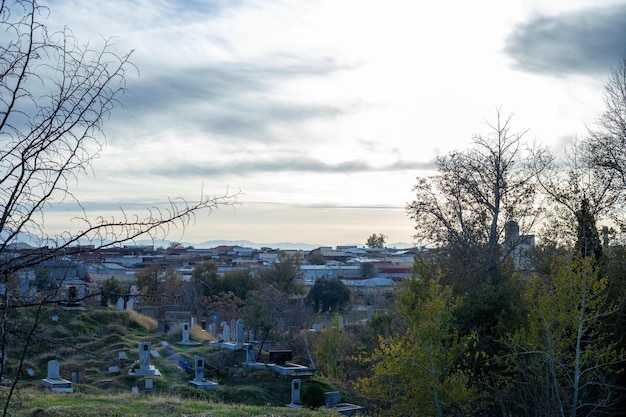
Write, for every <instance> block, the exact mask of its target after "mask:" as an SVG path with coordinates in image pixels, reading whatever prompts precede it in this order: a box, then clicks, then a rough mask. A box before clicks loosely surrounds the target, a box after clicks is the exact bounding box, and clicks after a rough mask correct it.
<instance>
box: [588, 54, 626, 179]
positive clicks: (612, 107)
mask: <svg viewBox="0 0 626 417" xmlns="http://www.w3.org/2000/svg"><path fill="white" fill-rule="evenodd" d="M604 105H605V107H606V108H605V110H604V112H603V113H602V115H601V116H600V118H599V119H598V123H597V127H596V129H595V130H590V132H589V133H590V137H589V141H588V145H589V147H590V149H591V154H592V160H593V162H594V163H595V164H597V165H598V166H600V167H602V168H604V169H607V170H609V171H613V172H614V173H616V174H617V175H618V176H619V177H620V179H621V182H622V184H623V185H624V186H626V58H624V59H622V62H621V64H620V65H619V66H618V67H616V68H613V69H612V70H611V73H610V74H609V79H608V80H607V82H606V84H605V86H604Z"/></svg>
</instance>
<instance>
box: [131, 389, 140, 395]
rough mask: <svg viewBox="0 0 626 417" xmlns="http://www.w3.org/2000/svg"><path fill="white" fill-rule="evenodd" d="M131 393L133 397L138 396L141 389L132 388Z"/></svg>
mask: <svg viewBox="0 0 626 417" xmlns="http://www.w3.org/2000/svg"><path fill="white" fill-rule="evenodd" d="M130 393H131V394H132V395H137V394H139V387H132V388H131V389H130Z"/></svg>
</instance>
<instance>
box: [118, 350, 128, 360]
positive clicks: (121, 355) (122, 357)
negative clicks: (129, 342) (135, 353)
mask: <svg viewBox="0 0 626 417" xmlns="http://www.w3.org/2000/svg"><path fill="white" fill-rule="evenodd" d="M117 358H118V359H119V360H126V359H127V357H126V352H125V351H123V350H120V351H119V352H118V353H117Z"/></svg>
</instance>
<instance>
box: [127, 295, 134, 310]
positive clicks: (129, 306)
mask: <svg viewBox="0 0 626 417" xmlns="http://www.w3.org/2000/svg"><path fill="white" fill-rule="evenodd" d="M134 307H135V299H134V298H133V297H131V298H129V299H128V302H127V303H126V309H127V310H133V309H134Z"/></svg>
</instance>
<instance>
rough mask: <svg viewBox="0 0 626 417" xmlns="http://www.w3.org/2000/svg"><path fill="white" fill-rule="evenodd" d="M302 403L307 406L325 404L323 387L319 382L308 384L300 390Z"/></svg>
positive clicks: (316, 406) (317, 406) (312, 406)
mask: <svg viewBox="0 0 626 417" xmlns="http://www.w3.org/2000/svg"><path fill="white" fill-rule="evenodd" d="M302 404H304V405H305V406H307V407H309V408H319V407H321V406H323V405H325V404H326V394H325V393H324V388H322V386H321V385H319V384H310V385H307V386H306V387H305V388H304V391H303V392H302Z"/></svg>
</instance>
